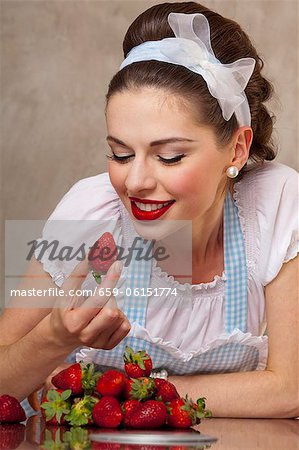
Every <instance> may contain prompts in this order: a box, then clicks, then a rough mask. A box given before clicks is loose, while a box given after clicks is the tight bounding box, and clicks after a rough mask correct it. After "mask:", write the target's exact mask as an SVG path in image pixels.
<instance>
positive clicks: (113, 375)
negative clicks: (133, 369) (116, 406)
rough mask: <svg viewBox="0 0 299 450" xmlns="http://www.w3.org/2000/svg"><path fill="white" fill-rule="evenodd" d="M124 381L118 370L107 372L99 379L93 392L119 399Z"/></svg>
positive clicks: (123, 376)
mask: <svg viewBox="0 0 299 450" xmlns="http://www.w3.org/2000/svg"><path fill="white" fill-rule="evenodd" d="M125 379H126V377H125V375H124V374H123V373H122V372H120V371H119V370H113V369H111V370H107V371H106V372H105V373H103V375H102V376H101V377H100V378H99V380H98V382H97V385H96V389H95V390H96V392H98V393H99V394H101V395H111V396H112V397H119V396H120V395H121V393H122V392H123V390H124V388H125Z"/></svg>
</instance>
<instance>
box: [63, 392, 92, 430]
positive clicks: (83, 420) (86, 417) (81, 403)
mask: <svg viewBox="0 0 299 450" xmlns="http://www.w3.org/2000/svg"><path fill="white" fill-rule="evenodd" d="M98 402H99V399H98V397H95V396H93V395H85V396H84V397H83V398H77V399H75V402H74V403H73V405H72V408H71V411H70V413H69V414H68V415H67V416H66V417H65V419H66V421H67V422H68V423H69V424H70V425H72V426H81V425H91V424H93V420H92V410H93V407H94V406H95V405H96V404H97V403H98Z"/></svg>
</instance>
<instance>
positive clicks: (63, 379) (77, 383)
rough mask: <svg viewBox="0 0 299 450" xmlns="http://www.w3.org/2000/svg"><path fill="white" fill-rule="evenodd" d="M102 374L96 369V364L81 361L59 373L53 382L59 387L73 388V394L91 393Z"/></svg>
mask: <svg viewBox="0 0 299 450" xmlns="http://www.w3.org/2000/svg"><path fill="white" fill-rule="evenodd" d="M100 375H101V374H100V373H99V372H96V371H95V367H94V364H92V363H91V364H84V363H83V362H80V363H76V364H72V365H71V366H70V367H68V368H67V369H64V370H62V371H61V372H59V373H57V374H56V375H55V376H54V377H53V378H52V383H53V384H54V386H55V387H57V388H59V389H71V391H72V394H73V395H81V394H83V393H86V394H91V393H92V392H93V391H94V389H95V386H96V384H97V381H98V378H99V376H100Z"/></svg>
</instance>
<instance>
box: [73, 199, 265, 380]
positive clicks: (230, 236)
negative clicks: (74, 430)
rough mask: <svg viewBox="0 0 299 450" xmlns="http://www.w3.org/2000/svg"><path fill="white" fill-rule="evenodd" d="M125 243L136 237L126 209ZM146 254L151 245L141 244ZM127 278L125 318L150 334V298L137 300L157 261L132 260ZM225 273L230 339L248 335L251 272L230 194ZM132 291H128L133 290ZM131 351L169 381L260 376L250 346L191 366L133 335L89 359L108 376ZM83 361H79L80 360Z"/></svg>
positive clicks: (208, 355) (234, 346) (229, 348)
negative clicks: (249, 373) (218, 375)
mask: <svg viewBox="0 0 299 450" xmlns="http://www.w3.org/2000/svg"><path fill="white" fill-rule="evenodd" d="M121 217H122V230H123V240H124V241H123V243H122V245H123V246H125V247H129V246H130V245H131V244H132V241H133V239H134V236H136V231H135V230H134V228H133V225H132V222H131V219H130V218H129V215H128V213H127V212H126V210H125V208H124V207H123V206H122V207H121ZM141 242H142V243H143V246H144V248H145V249H146V248H147V247H149V246H150V243H151V241H147V240H143V239H141ZM127 269H128V270H127V271H126V273H125V276H126V282H125V286H124V288H123V290H124V291H125V289H126V288H127V289H126V292H130V290H131V295H125V298H124V305H123V307H122V310H123V312H124V313H125V314H126V316H127V318H128V320H129V321H130V323H131V324H134V322H137V323H138V324H139V325H141V326H142V327H144V328H146V310H147V298H146V297H139V296H138V295H137V296H134V289H136V288H137V289H138V288H139V289H141V288H144V290H145V291H146V288H147V287H149V286H150V278H151V270H152V259H151V260H147V261H146V260H141V261H136V260H135V259H134V258H132V261H131V263H130V265H129V266H128V268H127ZM224 270H225V274H226V285H225V331H226V333H227V335H230V334H231V333H232V332H233V331H234V330H236V329H238V330H240V331H241V332H243V333H245V332H246V331H247V269H246V255H245V243H244V238H243V234H242V230H241V226H240V221H239V216H238V209H237V206H236V205H235V204H234V201H233V198H232V196H231V194H230V192H229V191H228V192H227V195H226V198H225V202H224ZM128 288H129V289H128ZM126 345H128V346H130V347H132V348H133V349H134V350H135V351H138V350H146V351H147V352H148V353H149V354H150V356H151V358H152V360H153V368H154V369H157V370H160V369H166V370H167V372H168V374H169V375H184V374H199V373H201V374H204V373H205V374H206V373H225V372H240V371H251V370H255V369H256V367H257V365H258V362H259V351H258V349H257V348H256V347H254V346H251V345H248V344H247V345H245V344H239V343H233V342H230V343H226V344H225V343H224V344H222V345H220V346H218V347H216V348H213V349H210V350H208V351H206V352H204V353H201V354H200V355H197V356H196V355H195V356H193V357H192V358H191V359H190V358H189V360H185V361H184V360H182V359H179V358H178V357H175V356H174V355H173V354H170V353H169V352H168V351H166V350H165V347H164V348H163V347H162V346H161V345H159V344H156V343H155V344H154V343H152V342H149V341H147V340H145V339H141V338H137V337H134V336H132V335H128V336H126V337H125V338H124V339H123V340H122V341H121V342H120V343H119V344H118V345H117V346H116V347H115V348H114V349H112V350H91V352H90V354H88V350H87V353H85V352H84V350H83V352H82V354H83V355H86V354H88V358H92V360H93V361H94V362H95V363H97V364H98V365H100V366H102V368H103V369H104V370H105V369H107V368H108V367H114V368H119V369H123V354H124V351H125V347H126ZM77 360H80V355H77Z"/></svg>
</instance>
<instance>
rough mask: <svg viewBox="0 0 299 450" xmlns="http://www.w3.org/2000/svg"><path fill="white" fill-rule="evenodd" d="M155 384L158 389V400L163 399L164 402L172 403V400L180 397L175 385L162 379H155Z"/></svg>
mask: <svg viewBox="0 0 299 450" xmlns="http://www.w3.org/2000/svg"><path fill="white" fill-rule="evenodd" d="M154 382H155V385H156V389H157V392H156V399H161V400H163V402H170V400H173V399H175V398H179V397H180V395H179V393H178V391H177V390H176V387H175V385H174V384H172V383H170V381H167V380H163V379H162V378H154Z"/></svg>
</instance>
